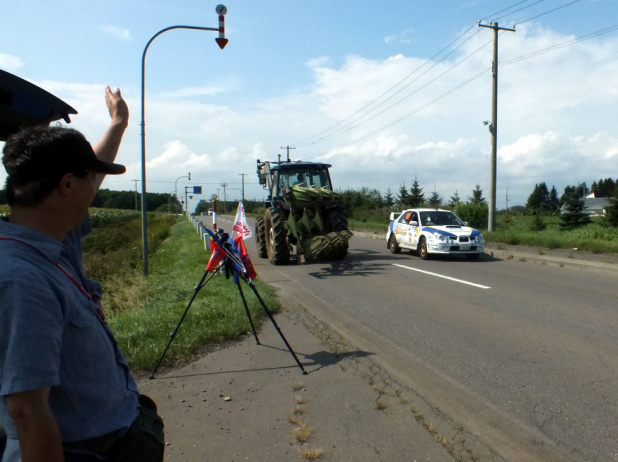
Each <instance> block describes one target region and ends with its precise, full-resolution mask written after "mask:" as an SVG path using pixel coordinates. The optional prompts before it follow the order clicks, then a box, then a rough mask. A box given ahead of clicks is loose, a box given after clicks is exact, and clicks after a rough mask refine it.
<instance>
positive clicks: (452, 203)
mask: <svg viewBox="0 0 618 462" xmlns="http://www.w3.org/2000/svg"><path fill="white" fill-rule="evenodd" d="M460 203H461V198H460V197H459V194H458V193H457V191H455V194H453V195H452V196H451V199H450V200H449V201H448V205H449V206H450V207H451V208H452V209H454V208H455V207H457V206H458V205H459V204H460Z"/></svg>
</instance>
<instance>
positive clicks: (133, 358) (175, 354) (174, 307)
mask: <svg viewBox="0 0 618 462" xmlns="http://www.w3.org/2000/svg"><path fill="white" fill-rule="evenodd" d="M172 218H173V219H174V220H176V219H175V218H174V217H172ZM162 221H165V220H162ZM137 222H138V224H139V220H138V221H137ZM128 224H131V223H126V221H123V226H125V227H126V226H127V225H128ZM117 225H118V223H116V224H114V223H113V222H112V223H108V224H107V225H106V226H105V227H104V228H101V229H100V230H99V231H100V232H101V233H102V234H118V239H119V241H123V240H124V241H126V243H127V245H126V246H123V247H124V248H125V250H124V251H125V252H126V256H127V257H126V260H127V261H133V258H134V256H135V251H136V249H135V248H134V242H133V241H131V239H129V238H128V237H127V234H125V233H124V232H123V231H121V230H119V229H118V228H117ZM131 227H134V224H131ZM155 228H156V227H155ZM104 230H106V231H104ZM135 231H136V230H135V229H133V230H130V231H128V235H130V236H134V235H135ZM149 231H150V224H149ZM153 232H155V233H157V232H158V233H161V234H164V233H165V232H164V231H163V227H162V228H161V229H159V230H158V231H157V230H156V229H155V230H154V231H153ZM168 232H169V236H168V238H167V239H166V240H165V241H162V242H161V243H160V245H158V247H157V248H156V251H154V253H152V254H151V253H149V256H150V258H149V276H148V277H146V278H145V277H143V276H142V274H141V273H142V269H141V264H140V265H133V264H129V265H128V266H127V265H125V266H124V267H122V268H121V269H120V270H119V271H118V272H114V271H111V272H109V273H107V274H105V273H101V276H102V278H101V282H102V285H103V287H104V291H105V295H104V303H103V304H104V308H106V307H108V306H109V302H110V301H111V302H112V305H113V306H112V309H111V310H110V309H106V312H107V313H108V315H107V319H108V323H109V325H110V327H111V328H112V330H113V332H114V334H115V335H116V339H117V340H118V343H119V345H120V347H121V348H122V350H123V352H124V353H125V355H126V357H127V359H128V360H129V363H130V364H131V366H132V367H133V368H136V369H141V370H148V369H150V368H152V367H153V366H154V364H155V363H156V361H157V360H158V358H159V357H160V355H161V353H162V351H163V349H164V348H165V346H166V345H167V343H168V341H169V339H170V334H171V333H172V332H173V331H174V329H175V328H176V326H177V324H178V322H179V321H180V319H181V317H182V315H183V313H184V312H185V309H186V307H187V305H188V303H189V301H190V300H191V297H192V296H193V294H194V292H195V286H196V284H197V283H198V282H199V281H200V279H201V278H202V276H203V274H204V270H205V266H206V263H207V262H208V259H209V257H210V252H208V251H206V250H204V244H203V242H202V241H201V239H200V237H199V235H198V234H197V233H196V231H195V229H194V228H193V226H192V224H191V223H190V222H188V221H187V220H186V219H184V218H181V219H178V221H176V222H175V223H173V224H170V225H169V226H168ZM137 235H138V236H141V235H140V234H139V233H138V234H137ZM123 236H124V237H123ZM100 241H101V242H99V244H101V243H104V244H102V245H99V244H97V245H94V244H92V243H88V245H86V246H85V248H86V247H88V252H86V251H85V260H89V259H91V258H93V255H96V256H95V257H94V258H95V259H96V260H97V261H99V260H101V261H104V260H105V259H106V258H107V256H109V255H110V252H109V251H108V245H107V244H106V243H105V241H106V239H103V238H101V239H100ZM115 241H116V240H115ZM118 245H120V244H118ZM95 248H96V249H98V250H97V251H96V252H95V251H94V250H93V249H95ZM149 250H150V246H149ZM100 251H103V252H105V253H104V255H102V254H101V253H100ZM140 251H141V248H140ZM114 252H117V253H119V254H121V253H122V250H121V249H118V248H116V249H115V250H113V251H112V252H111V253H114ZM115 261H117V260H116V259H115ZM116 264H120V263H114V264H112V265H111V267H112V268H113V266H114V265H116ZM241 284H242V288H243V292H244V294H245V299H246V300H247V304H248V305H249V310H250V312H251V316H252V318H253V319H254V322H255V321H256V320H258V319H260V318H261V317H262V316H263V313H264V310H263V309H262V307H261V305H260V304H259V302H258V301H257V299H256V297H255V295H254V294H253V292H252V290H251V288H250V287H248V286H247V285H246V284H244V283H241ZM256 286H257V289H258V292H259V293H260V295H261V296H262V298H263V299H264V301H265V303H266V305H267V307H268V308H269V310H271V311H273V312H276V311H278V305H277V304H276V300H275V298H274V296H273V294H272V292H271V291H270V290H268V289H267V288H265V287H264V286H263V285H261V284H260V283H259V281H256ZM250 329H251V327H250V324H249V320H248V318H247V315H246V313H245V310H244V307H243V304H242V300H241V298H240V294H239V292H238V287H237V286H236V284H234V282H233V280H232V279H229V280H228V279H226V278H225V277H224V276H214V277H213V278H212V279H211V280H210V281H209V282H208V283H207V284H206V286H205V287H204V288H202V289H201V290H200V291H199V292H198V294H197V296H196V298H195V300H194V302H193V304H192V305H191V308H190V309H189V311H188V314H187V316H186V317H185V319H184V320H183V322H182V325H181V327H180V329H179V331H178V333H177V334H176V337H175V339H174V341H173V342H172V345H171V347H170V350H169V351H168V352H167V354H166V356H165V361H164V362H163V365H164V366H165V365H175V364H178V363H183V362H186V361H187V360H189V359H191V358H192V357H193V356H194V355H195V354H196V353H197V352H199V351H200V350H201V349H203V348H205V347H206V346H207V345H209V344H214V343H219V342H220V341H222V340H224V339H229V338H234V337H238V336H240V335H242V334H244V333H246V332H248V331H250Z"/></svg>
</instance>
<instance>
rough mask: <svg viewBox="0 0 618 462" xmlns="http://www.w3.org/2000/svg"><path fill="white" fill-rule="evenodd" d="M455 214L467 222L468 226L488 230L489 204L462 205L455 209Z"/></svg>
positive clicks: (467, 203) (470, 203)
mask: <svg viewBox="0 0 618 462" xmlns="http://www.w3.org/2000/svg"><path fill="white" fill-rule="evenodd" d="M455 214H456V215H457V216H458V217H459V218H461V219H462V220H463V221H467V222H468V225H470V226H472V227H473V228H477V229H484V228H487V217H488V216H489V207H488V206H487V204H474V203H472V202H464V203H460V204H457V206H456V207H455Z"/></svg>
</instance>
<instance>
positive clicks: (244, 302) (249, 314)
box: [236, 281, 261, 345]
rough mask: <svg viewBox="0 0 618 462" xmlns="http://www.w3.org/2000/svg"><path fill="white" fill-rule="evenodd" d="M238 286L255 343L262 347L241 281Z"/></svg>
mask: <svg viewBox="0 0 618 462" xmlns="http://www.w3.org/2000/svg"><path fill="white" fill-rule="evenodd" d="M236 285H237V286H238V292H240V298H241V299H242V304H243V306H244V307H245V313H247V318H249V324H251V330H252V331H253V336H254V337H255V343H257V344H258V345H261V343H260V339H259V338H258V336H257V333H256V332H255V326H254V325H253V320H252V319H251V313H249V307H248V306H247V300H245V294H244V293H243V291H242V287H241V285H240V281H238V282H237V283H236Z"/></svg>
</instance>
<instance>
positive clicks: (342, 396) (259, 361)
mask: <svg viewBox="0 0 618 462" xmlns="http://www.w3.org/2000/svg"><path fill="white" fill-rule="evenodd" d="M276 322H277V324H278V325H279V327H280V329H281V331H282V332H283V334H284V335H285V337H286V338H287V340H288V342H289V343H290V345H291V346H292V348H293V350H294V351H295V352H296V354H297V356H298V358H299V360H300V361H301V363H302V364H303V367H304V368H305V370H306V372H307V374H303V373H302V371H301V369H300V368H299V367H298V365H297V364H296V362H295V361H294V358H293V357H292V355H291V354H290V352H289V351H288V350H287V348H286V347H285V344H284V342H283V340H282V339H281V337H280V336H279V333H278V332H277V330H276V329H275V327H274V326H273V324H272V323H271V322H270V321H268V320H266V322H265V323H264V324H263V325H262V327H261V328H260V330H259V332H258V337H259V340H260V342H261V345H257V344H256V341H255V339H254V337H253V336H252V335H247V336H246V337H245V338H243V339H242V340H240V341H236V342H230V343H228V344H226V345H225V346H224V347H222V348H221V349H219V350H217V351H212V352H210V353H209V354H207V355H205V356H204V357H202V358H200V359H198V360H196V361H194V362H192V363H191V364H188V365H186V366H184V367H182V368H180V369H176V370H172V371H162V372H158V373H157V375H156V376H155V378H154V379H153V380H149V379H148V377H142V378H139V380H138V381H139V385H140V388H141V391H142V392H143V393H146V394H148V395H149V396H151V397H153V398H154V399H155V401H156V402H157V403H158V405H159V411H160V413H161V415H162V416H163V418H164V420H165V432H166V441H167V446H166V455H165V460H168V461H204V460H213V461H214V460H216V461H241V460H242V461H296V460H315V459H317V460H324V461H406V462H409V461H414V460H417V461H438V462H440V461H452V460H474V457H476V456H475V455H474V451H473V450H472V449H471V448H469V447H467V446H466V441H465V439H463V438H462V437H461V435H458V432H457V430H456V429H454V430H453V432H452V434H449V435H440V434H438V432H437V431H436V430H435V428H434V427H433V425H432V421H433V419H434V418H439V416H437V415H435V416H433V411H432V410H431V409H430V408H427V407H426V405H425V404H424V403H421V402H419V400H418V399H417V398H416V397H415V396H414V394H413V393H412V392H411V391H409V390H405V389H403V388H401V387H399V386H398V385H397V384H396V383H395V382H393V381H392V380H391V379H390V377H389V376H388V375H387V374H386V373H385V372H384V371H383V370H381V369H380V368H379V367H378V366H376V365H375V364H374V363H373V362H372V360H371V357H370V356H369V355H368V354H366V353H364V352H361V351H354V350H353V349H351V348H350V347H349V346H348V345H347V344H346V342H345V341H344V340H343V339H342V338H340V337H339V336H337V335H336V334H333V332H332V331H331V330H330V329H328V327H327V326H325V325H324V324H322V323H320V322H319V321H318V320H317V319H315V318H313V317H312V316H311V315H309V314H308V313H307V312H305V311H304V310H303V309H302V308H301V307H299V306H292V307H288V308H287V309H286V310H285V311H284V312H283V313H281V314H279V315H277V317H276ZM179 335H180V334H179Z"/></svg>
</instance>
